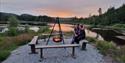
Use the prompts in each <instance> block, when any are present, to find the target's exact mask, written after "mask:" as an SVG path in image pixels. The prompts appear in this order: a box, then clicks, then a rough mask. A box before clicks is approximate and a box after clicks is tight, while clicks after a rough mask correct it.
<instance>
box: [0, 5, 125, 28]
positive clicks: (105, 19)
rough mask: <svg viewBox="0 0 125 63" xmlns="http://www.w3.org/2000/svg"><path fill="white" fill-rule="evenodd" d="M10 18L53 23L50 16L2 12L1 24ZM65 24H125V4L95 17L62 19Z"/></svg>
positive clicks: (0, 16)
mask: <svg viewBox="0 0 125 63" xmlns="http://www.w3.org/2000/svg"><path fill="white" fill-rule="evenodd" d="M10 16H16V17H17V19H18V20H20V21H38V22H51V21H53V20H52V19H53V17H49V16H45V15H44V16H41V15H40V16H33V15H30V14H22V15H17V14H13V13H4V12H0V22H6V21H8V18H9V17H10ZM61 21H64V23H65V22H66V23H69V22H71V23H84V24H90V25H101V26H105V25H114V24H125V4H123V5H122V6H121V7H119V8H114V7H111V8H109V9H108V10H107V11H106V12H105V13H103V14H101V15H93V16H90V17H88V18H77V17H71V18H61Z"/></svg>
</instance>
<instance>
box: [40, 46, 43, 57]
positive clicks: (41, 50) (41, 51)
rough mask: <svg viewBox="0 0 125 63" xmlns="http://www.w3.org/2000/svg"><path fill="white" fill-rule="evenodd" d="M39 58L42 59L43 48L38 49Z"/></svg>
mask: <svg viewBox="0 0 125 63" xmlns="http://www.w3.org/2000/svg"><path fill="white" fill-rule="evenodd" d="M40 58H43V48H41V49H40Z"/></svg>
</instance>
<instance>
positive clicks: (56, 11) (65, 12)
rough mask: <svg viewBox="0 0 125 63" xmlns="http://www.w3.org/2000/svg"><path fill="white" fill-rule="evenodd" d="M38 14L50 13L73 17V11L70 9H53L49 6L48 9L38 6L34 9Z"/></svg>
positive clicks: (54, 15)
mask: <svg viewBox="0 0 125 63" xmlns="http://www.w3.org/2000/svg"><path fill="white" fill-rule="evenodd" d="M33 11H34V12H35V13H37V14H41V15H49V16H53V17H57V16H58V17H72V16H73V14H74V13H73V12H72V11H69V10H64V9H53V8H48V9H41V8H37V9H34V10H33Z"/></svg>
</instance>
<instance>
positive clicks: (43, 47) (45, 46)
mask: <svg viewBox="0 0 125 63" xmlns="http://www.w3.org/2000/svg"><path fill="white" fill-rule="evenodd" d="M65 47H72V56H73V57H74V55H75V47H79V44H63V45H42V46H41V45H36V47H35V48H36V49H40V58H43V49H46V48H65Z"/></svg>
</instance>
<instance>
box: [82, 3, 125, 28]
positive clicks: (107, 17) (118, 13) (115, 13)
mask: <svg viewBox="0 0 125 63" xmlns="http://www.w3.org/2000/svg"><path fill="white" fill-rule="evenodd" d="M80 21H81V22H82V23H85V24H91V25H104V26H105V25H114V24H125V4H123V5H122V6H121V7H119V8H114V7H111V8H109V9H108V10H107V11H106V12H105V13H103V14H101V15H93V16H90V17H88V18H84V19H82V20H80Z"/></svg>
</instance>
